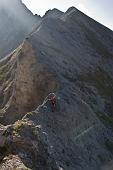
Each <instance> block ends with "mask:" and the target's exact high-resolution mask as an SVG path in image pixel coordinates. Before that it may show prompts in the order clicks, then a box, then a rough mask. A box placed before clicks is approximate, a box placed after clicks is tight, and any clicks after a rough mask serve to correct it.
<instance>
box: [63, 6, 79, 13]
mask: <svg viewBox="0 0 113 170" xmlns="http://www.w3.org/2000/svg"><path fill="white" fill-rule="evenodd" d="M75 11H78V9H77V8H75V7H73V6H72V7H70V8H68V10H67V11H66V13H71V12H75Z"/></svg>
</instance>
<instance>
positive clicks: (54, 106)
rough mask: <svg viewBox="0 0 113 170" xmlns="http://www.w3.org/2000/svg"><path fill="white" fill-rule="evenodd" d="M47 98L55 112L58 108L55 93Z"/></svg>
mask: <svg viewBox="0 0 113 170" xmlns="http://www.w3.org/2000/svg"><path fill="white" fill-rule="evenodd" d="M47 98H48V100H49V101H50V104H51V107H52V112H54V111H55V108H56V95H55V94H54V93H50V94H49V95H48V97H47Z"/></svg>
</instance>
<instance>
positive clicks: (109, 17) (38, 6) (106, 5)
mask: <svg viewBox="0 0 113 170" xmlns="http://www.w3.org/2000/svg"><path fill="white" fill-rule="evenodd" d="M22 1H23V2H24V3H25V4H26V6H27V7H28V8H29V9H30V10H31V11H32V12H33V13H34V14H38V15H41V16H42V15H44V13H45V12H46V11H47V10H49V9H53V8H58V9H59V10H61V11H66V10H67V9H68V8H69V7H71V6H75V7H76V8H78V9H79V10H81V11H82V12H84V13H85V14H87V15H88V16H90V17H92V18H94V19H96V20H97V21H99V22H100V23H102V24H103V25H105V26H107V27H109V28H110V29H112V30H113V0H22Z"/></svg>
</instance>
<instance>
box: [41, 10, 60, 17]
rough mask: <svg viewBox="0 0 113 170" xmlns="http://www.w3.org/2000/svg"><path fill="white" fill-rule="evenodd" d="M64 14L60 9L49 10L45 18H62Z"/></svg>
mask: <svg viewBox="0 0 113 170" xmlns="http://www.w3.org/2000/svg"><path fill="white" fill-rule="evenodd" d="M62 14H63V12H62V11H60V10H58V9H56V8H53V9H50V10H48V11H47V12H46V13H45V15H44V17H51V18H58V17H60V16H61V15H62Z"/></svg>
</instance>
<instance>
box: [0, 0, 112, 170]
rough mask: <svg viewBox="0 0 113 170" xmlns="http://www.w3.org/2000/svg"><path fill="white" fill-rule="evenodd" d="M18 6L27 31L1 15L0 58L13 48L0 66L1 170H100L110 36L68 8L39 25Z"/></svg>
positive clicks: (106, 153) (106, 147)
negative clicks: (0, 45) (0, 47)
mask: <svg viewBox="0 0 113 170" xmlns="http://www.w3.org/2000/svg"><path fill="white" fill-rule="evenodd" d="M8 1H9V0H7V2H8ZM4 2H5V1H4ZM18 3H19V4H21V5H19V4H18V5H17V7H18V8H21V9H22V11H23V13H21V14H20V12H19V14H20V15H22V16H24V17H23V18H22V19H25V18H26V17H27V16H28V21H29V20H30V21H31V22H33V24H31V25H30V27H28V28H29V30H27V28H26V27H23V26H25V25H26V26H27V20H26V24H25V25H24V24H23V23H22V22H21V21H20V19H18V22H17V18H16V19H15V20H14V18H12V12H10V10H9V11H8V10H6V8H5V9H1V12H0V15H1V16H2V18H4V22H5V24H3V27H2V26H1V27H0V30H1V32H5V31H6V35H5V34H4V36H3V37H2V41H1V44H4V46H3V47H4V48H2V49H4V53H0V54H1V56H3V54H5V53H8V52H9V51H11V49H12V48H15V46H17V45H18V44H20V45H19V46H18V47H17V48H15V50H13V51H12V52H11V53H9V54H8V55H7V56H6V57H3V58H2V59H1V60H0V123H1V125H0V161H1V164H0V169H6V170H7V169H8V168H9V167H10V169H13V168H15V169H19V168H20V167H21V169H31V170H37V169H38V170H104V168H106V167H103V166H104V165H105V164H106V165H107V166H108V165H109V161H111V162H110V165H112V160H113V48H112V44H113V32H112V31H111V30H109V29H108V28H106V27H104V26H103V25H101V24H99V23H98V22H96V21H95V20H93V19H91V18H89V17H88V16H86V15H85V14H83V13H82V12H80V11H79V10H78V9H76V8H74V7H71V8H69V9H68V10H67V11H66V12H65V13H63V12H61V11H59V10H57V9H53V10H49V11H48V12H47V13H46V14H45V16H44V17H42V18H41V19H40V17H38V16H37V17H36V16H33V14H32V13H31V12H30V11H29V10H27V9H26V7H25V6H24V5H23V4H22V3H21V1H18ZM13 5H15V4H13ZM3 11H4V12H3ZM25 11H26V12H25ZM24 14H25V15H24ZM6 16H9V19H10V20H9V19H8V20H7V17H6ZM9 21H10V22H9ZM11 21H12V22H11ZM12 23H13V24H15V27H9V28H10V29H9V30H10V31H11V32H10V31H9V30H7V29H4V28H5V25H6V26H7V27H8V25H10V24H12ZM17 24H18V25H17ZM29 24H30V22H29ZM34 24H36V25H35V27H34ZM10 26H11V25H10ZM23 28H25V29H23ZM31 28H33V29H31ZM16 30H18V31H19V30H20V33H19V32H18V34H16V33H17V31H16ZM23 30H24V31H26V30H27V32H24V34H22V31H23ZM30 30H31V31H30ZM1 32H0V36H2V34H1ZM7 32H8V33H7ZM13 32H15V34H13ZM10 33H12V34H10ZM12 35H13V36H14V37H13V38H12ZM20 35H22V36H21V39H19V37H20ZM26 36H27V37H26ZM24 37H26V38H24ZM12 39H13V40H18V41H16V43H14V42H15V41H12ZM23 39H24V40H23ZM0 40H1V39H0ZM6 40H7V41H6ZM22 40H23V42H22V43H21V41H22ZM8 42H9V43H8ZM11 43H14V44H11ZM6 44H7V45H8V46H6ZM9 45H11V46H10V48H9ZM51 96H52V97H51ZM4 167H5V168H4ZM108 169H109V168H108Z"/></svg>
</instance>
